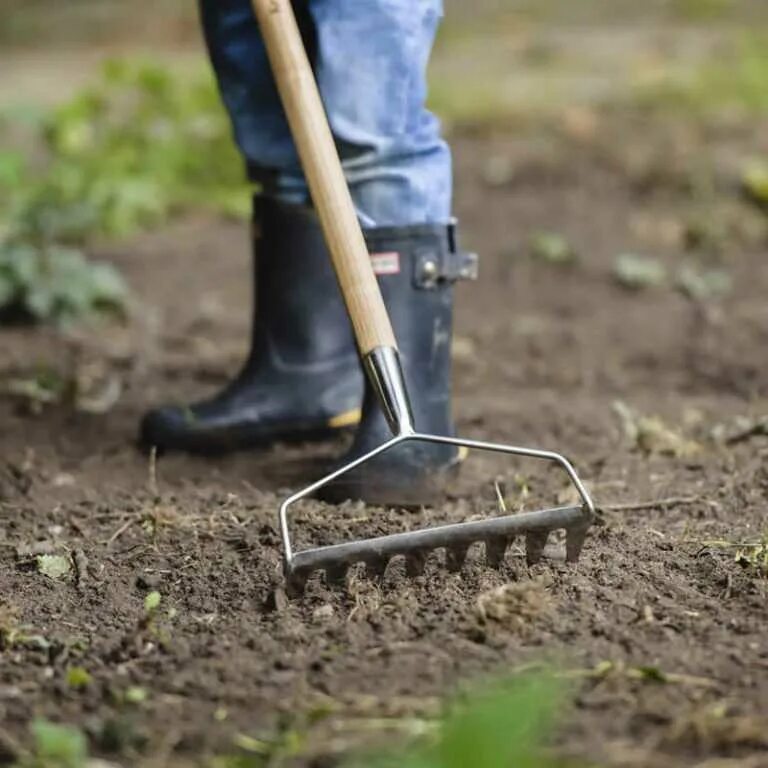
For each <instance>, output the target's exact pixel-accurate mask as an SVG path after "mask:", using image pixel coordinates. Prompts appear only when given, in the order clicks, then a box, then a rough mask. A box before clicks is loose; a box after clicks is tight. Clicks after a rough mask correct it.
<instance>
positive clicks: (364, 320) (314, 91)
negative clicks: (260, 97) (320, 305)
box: [252, 0, 397, 356]
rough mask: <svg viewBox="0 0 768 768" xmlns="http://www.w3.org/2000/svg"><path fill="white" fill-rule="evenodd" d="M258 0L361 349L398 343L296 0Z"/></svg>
mask: <svg viewBox="0 0 768 768" xmlns="http://www.w3.org/2000/svg"><path fill="white" fill-rule="evenodd" d="M350 2H354V0H350ZM252 3H253V8H254V10H255V12H256V17H257V19H258V22H259V27H260V28H261V34H262V37H263V38H264V43H265V45H266V49H267V55H268V56H269V61H270V64H271V66H272V72H273V75H274V78H275V81H276V83H277V89H278V92H279V93H280V98H281V100H282V102H283V108H284V109H285V113H286V115H287V117H288V124H289V126H290V128H291V133H292V135H293V140H294V143H295V144H296V148H297V151H298V153H299V158H300V159H301V164H302V168H303V169H304V175H305V176H306V179H307V184H308V186H309V191H310V193H311V195H312V200H313V202H314V204H315V209H316V210H317V213H318V216H319V218H320V224H321V226H322V229H323V234H324V236H325V241H326V244H327V246H328V250H329V251H330V253H331V258H332V260H333V267H334V269H335V271H336V277H337V278H338V281H339V286H340V287H341V293H342V296H343V297H344V303H345V304H346V306H347V312H348V313H349V317H350V320H351V321H352V327H353V329H354V332H355V338H356V339H357V345H358V347H359V349H360V354H361V355H363V356H365V355H367V354H368V353H370V352H371V351H372V350H373V349H375V348H376V347H395V348H396V346H397V344H396V341H395V335H394V332H393V331H392V324H391V323H390V320H389V315H388V314H387V309H386V307H385V305H384V300H383V299H382V297H381V291H380V290H379V284H378V282H377V281H376V275H375V274H374V272H373V267H372V266H371V260H370V257H369V255H368V249H367V247H366V244H365V240H364V238H363V233H362V230H361V228H360V223H359V221H358V219H357V214H356V213H355V207H354V204H353V203H352V197H351V195H350V193H349V188H348V187H347V181H346V178H345V177H344V171H343V170H342V167H341V160H340V159H339V155H338V152H337V151H336V145H335V143H334V140H333V136H332V134H331V129H330V126H329V125H328V118H327V117H326V114H325V109H324V108H323V103H322V101H321V99H320V93H319V91H318V88H317V83H316V82H315V78H314V74H313V72H312V67H311V65H310V63H309V58H308V57H307V52H306V50H305V48H304V43H303V41H302V39H301V35H300V33H299V28H298V25H297V23H296V17H295V15H294V12H293V8H292V7H291V3H290V0H252Z"/></svg>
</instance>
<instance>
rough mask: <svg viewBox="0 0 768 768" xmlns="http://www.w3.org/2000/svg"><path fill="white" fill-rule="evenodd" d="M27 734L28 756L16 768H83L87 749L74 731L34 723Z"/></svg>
mask: <svg viewBox="0 0 768 768" xmlns="http://www.w3.org/2000/svg"><path fill="white" fill-rule="evenodd" d="M30 730H31V732H32V752H31V754H29V755H24V756H23V757H22V758H21V759H20V760H19V762H18V763H17V768H85V765H86V761H87V758H88V747H87V742H86V739H85V736H84V734H83V733H82V732H81V731H79V730H78V729H77V728H73V727H71V726H68V725H58V724H57V723H51V722H49V721H48V720H35V721H34V722H33V723H32V725H31V729H30Z"/></svg>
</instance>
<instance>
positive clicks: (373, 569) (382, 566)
mask: <svg viewBox="0 0 768 768" xmlns="http://www.w3.org/2000/svg"><path fill="white" fill-rule="evenodd" d="M388 565H389V558H388V557H371V558H368V559H367V560H365V573H366V576H368V578H370V579H377V580H380V579H383V578H384V574H385V573H386V570H387V566H388Z"/></svg>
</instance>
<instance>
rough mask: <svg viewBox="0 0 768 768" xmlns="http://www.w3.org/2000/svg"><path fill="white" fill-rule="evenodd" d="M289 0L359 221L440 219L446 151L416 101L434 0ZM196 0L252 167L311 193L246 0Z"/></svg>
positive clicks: (274, 191)
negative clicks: (292, 5)
mask: <svg viewBox="0 0 768 768" xmlns="http://www.w3.org/2000/svg"><path fill="white" fill-rule="evenodd" d="M294 6H295V8H296V13H297V17H298V19H299V24H300V26H301V28H302V32H303V34H304V36H305V43H306V44H307V46H308V49H309V52H310V57H311V59H312V62H313V66H314V69H315V75H316V78H317V81H318V85H319V88H320V93H321V95H322V98H323V102H324V104H325V108H326V111H327V113H328V119H329V122H330V124H331V130H332V131H333V134H334V137H335V139H336V144H337V147H338V149H339V152H340V154H341V158H342V163H343V166H344V171H345V174H346V177H347V181H348V183H349V186H350V189H351V192H352V198H353V200H354V202H355V206H356V208H357V212H358V216H359V218H360V221H361V223H362V225H363V226H365V227H372V226H402V225H408V224H419V223H444V222H447V221H448V220H449V218H450V215H451V193H452V190H451V185H452V172H451V155H450V150H449V149H448V146H447V145H446V143H445V142H444V141H443V139H442V138H441V135H440V125H439V122H438V120H437V118H435V117H434V115H432V114H431V113H430V112H429V111H428V110H427V109H426V107H425V106H424V101H425V97H426V67H427V61H428V59H429V54H430V52H431V49H432V44H433V41H434V36H435V32H436V30H437V26H438V24H439V21H440V18H441V16H442V0H296V2H295V3H294ZM200 8H201V14H202V21H203V28H204V31H205V37H206V41H207V44H208V50H209V53H210V57H211V61H212V63H213V67H214V70H215V72H216V77H217V79H218V83H219V88H220V91H221V95H222V98H223V100H224V103H225V105H226V107H227V110H228V112H229V115H230V118H231V120H232V125H233V128H234V133H235V139H236V141H237V143H238V146H239V147H240V150H241V152H242V154H243V157H244V158H245V161H246V164H247V168H248V173H249V176H250V178H251V179H252V180H253V181H255V182H258V183H259V184H261V185H262V188H263V189H264V191H265V192H266V193H267V194H271V195H274V196H276V197H278V198H280V199H282V200H284V201H286V202H295V203H306V202H308V201H309V194H308V191H307V187H306V183H305V181H304V177H303V174H302V172H301V168H300V166H299V160H298V156H297V154H296V150H295V148H294V146H293V141H292V139H291V135H290V132H289V129H288V124H287V122H286V119H285V115H284V113H283V109H282V106H281V104H280V99H279V97H278V94H277V91H276V89H275V84H274V81H273V79H272V75H271V72H270V69H269V63H268V60H267V55H266V51H265V50H264V45H263V42H262V40H261V37H260V34H259V30H258V25H257V24H256V20H255V17H254V12H253V9H252V7H251V3H250V0H200Z"/></svg>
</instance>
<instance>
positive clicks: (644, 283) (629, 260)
mask: <svg viewBox="0 0 768 768" xmlns="http://www.w3.org/2000/svg"><path fill="white" fill-rule="evenodd" d="M613 274H614V277H615V278H616V280H617V281H618V282H619V284H620V285H622V286H624V287H625V288H629V289H631V290H642V289H645V288H658V287H660V286H663V285H664V284H665V283H666V281H667V269H666V267H665V266H664V265H663V264H662V263H661V262H660V261H659V260H658V259H654V258H651V257H648V256H637V255H636V254H633V253H622V254H619V255H618V256H617V257H616V261H615V263H614V267H613Z"/></svg>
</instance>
